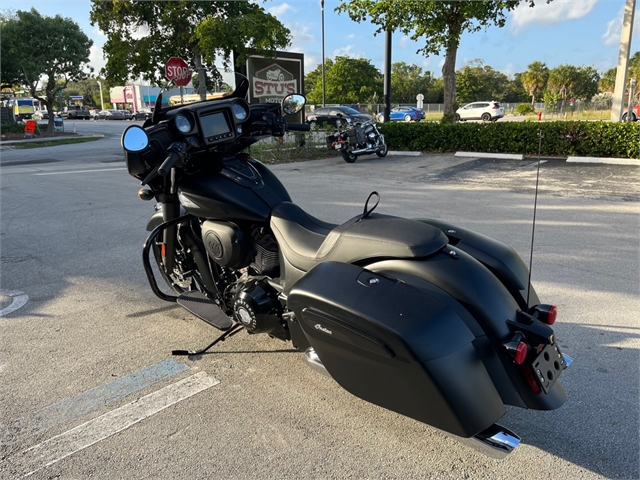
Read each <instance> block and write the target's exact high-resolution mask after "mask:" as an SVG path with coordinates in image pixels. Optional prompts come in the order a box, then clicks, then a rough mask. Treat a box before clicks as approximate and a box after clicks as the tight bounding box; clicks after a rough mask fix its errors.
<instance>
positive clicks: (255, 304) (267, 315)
mask: <svg viewBox="0 0 640 480" xmlns="http://www.w3.org/2000/svg"><path fill="white" fill-rule="evenodd" d="M233 312H234V316H235V318H236V320H237V321H238V322H239V323H241V324H242V325H243V326H244V327H245V328H246V329H247V331H248V332H249V333H267V334H269V335H271V336H273V337H277V338H279V339H281V340H288V339H289V335H288V330H287V329H286V328H285V327H284V325H286V323H285V322H284V320H282V318H281V316H280V302H278V299H277V292H276V291H275V290H274V289H273V288H272V287H271V286H270V285H269V284H268V283H267V281H266V280H259V281H255V280H252V281H249V282H247V283H246V284H244V285H243V286H242V288H241V289H240V290H239V291H238V292H237V293H236V296H235V299H234V301H233Z"/></svg>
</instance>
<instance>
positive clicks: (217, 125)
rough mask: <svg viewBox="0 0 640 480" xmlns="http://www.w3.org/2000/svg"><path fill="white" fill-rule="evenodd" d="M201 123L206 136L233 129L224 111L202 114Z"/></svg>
mask: <svg viewBox="0 0 640 480" xmlns="http://www.w3.org/2000/svg"><path fill="white" fill-rule="evenodd" d="M200 125H201V126H202V133H203V134H204V136H205V137H210V136H211V135H220V134H222V133H229V132H230V131H231V129H230V128H229V124H228V123H227V119H226V118H225V115H224V113H222V112H218V113H212V114H209V115H203V116H201V117H200Z"/></svg>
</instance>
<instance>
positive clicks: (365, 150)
mask: <svg viewBox="0 0 640 480" xmlns="http://www.w3.org/2000/svg"><path fill="white" fill-rule="evenodd" d="M351 153H352V154H353V155H361V154H363V153H375V150H371V149H369V148H361V149H360V150H351Z"/></svg>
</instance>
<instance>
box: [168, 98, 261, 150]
mask: <svg viewBox="0 0 640 480" xmlns="http://www.w3.org/2000/svg"><path fill="white" fill-rule="evenodd" d="M249 117H250V111H249V105H248V104H247V103H246V102H245V101H244V100H242V99H238V98H235V99H229V100H222V101H218V102H202V103H195V104H191V105H188V106H185V107H182V108H180V109H178V110H177V111H176V113H175V115H174V116H173V118H172V119H171V120H170V124H171V126H172V127H173V128H174V129H175V130H177V132H179V133H180V134H181V135H183V136H185V137H186V140H187V142H188V143H189V144H190V145H191V146H192V147H195V146H201V145H203V144H204V145H206V146H215V145H216V144H218V143H223V142H228V141H229V140H233V139H234V138H236V136H237V135H239V134H241V133H242V132H243V125H242V124H243V123H244V122H246V121H247V120H249Z"/></svg>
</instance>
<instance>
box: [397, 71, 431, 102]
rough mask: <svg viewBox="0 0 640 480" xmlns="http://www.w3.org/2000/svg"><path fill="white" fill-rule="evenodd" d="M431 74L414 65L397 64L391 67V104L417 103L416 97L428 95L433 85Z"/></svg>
mask: <svg viewBox="0 0 640 480" xmlns="http://www.w3.org/2000/svg"><path fill="white" fill-rule="evenodd" d="M433 81H434V79H433V77H432V76H431V72H424V73H423V72H422V67H420V66H418V65H416V64H414V63H412V64H408V63H405V62H396V63H393V64H392V65H391V102H392V103H416V96H417V95H418V94H419V93H421V94H422V95H426V94H427V92H428V91H429V89H430V88H431V87H432V85H433Z"/></svg>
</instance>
